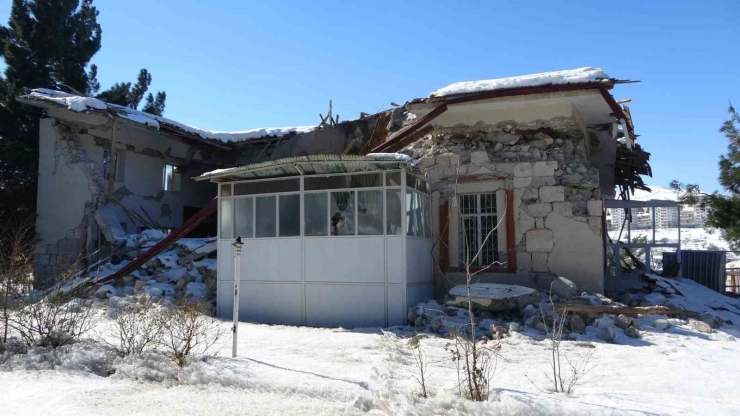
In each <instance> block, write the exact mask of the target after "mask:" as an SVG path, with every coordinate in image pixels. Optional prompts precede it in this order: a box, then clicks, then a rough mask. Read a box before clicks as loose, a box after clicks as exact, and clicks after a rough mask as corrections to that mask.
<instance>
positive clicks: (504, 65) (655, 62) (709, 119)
mask: <svg viewBox="0 0 740 416" xmlns="http://www.w3.org/2000/svg"><path fill="white" fill-rule="evenodd" d="M10 3H11V1H10V0H1V1H0V13H2V14H0V19H2V21H3V22H5V21H7V16H8V13H9V10H10ZM95 3H96V5H97V7H98V9H99V10H100V16H99V22H100V23H101V25H102V27H103V46H102V49H101V51H100V52H99V53H98V54H97V55H96V56H95V58H94V60H93V62H95V63H96V64H97V65H98V68H99V80H100V82H101V84H102V85H103V87H104V88H105V87H107V86H109V85H111V84H112V83H114V82H117V81H134V80H135V77H136V74H137V73H138V70H139V69H140V68H143V67H145V68H147V69H148V70H149V71H150V72H151V73H152V75H153V82H152V89H153V90H155V91H156V90H165V91H167V109H166V111H165V116H167V117H169V118H172V119H175V120H178V121H181V122H184V123H187V124H191V125H194V126H198V127H202V128H207V129H212V130H243V129H248V128H256V127H274V126H292V125H312V124H318V122H319V116H318V114H319V113H320V112H321V113H325V112H326V108H327V102H328V100H329V98H331V99H333V101H334V112H335V114H337V113H338V114H339V115H340V118H341V119H348V118H356V117H358V116H359V113H360V111H365V112H368V113H372V112H375V111H376V110H378V109H379V108H381V106H382V107H383V108H388V107H389V103H390V102H391V101H395V102H398V103H403V102H405V101H406V100H410V99H412V98H415V97H422V96H425V95H426V94H428V93H429V92H430V91H433V90H435V89H437V88H439V87H442V86H444V85H447V84H449V83H452V82H455V81H461V80H473V79H485V78H498V77H504V76H512V75H521V74H529V73H535V72H543V71H551V70H558V69H568V68H576V67H581V66H598V67H602V68H604V70H606V72H607V73H608V74H609V75H610V76H612V77H617V78H622V79H636V80H641V81H642V83H639V84H630V85H621V86H618V87H617V88H616V89H615V90H613V93H614V95H615V97H616V98H617V99H623V98H632V99H633V102H632V103H630V104H629V105H630V108H631V110H632V114H633V117H634V121H635V125H636V131H637V133H638V134H640V135H641V137H640V139H639V141H640V143H641V144H642V145H643V146H644V147H645V148H646V150H648V151H650V152H651V153H652V158H651V161H652V167H653V171H654V178H652V179H650V178H648V181H647V182H648V183H650V184H656V185H667V184H668V182H670V181H671V180H672V179H678V180H681V181H683V182H687V183H698V184H700V185H701V186H702V187H703V188H705V189H707V190H714V189H717V188H718V187H719V185H718V182H717V176H718V169H717V161H718V158H719V155H720V154H722V153H724V152H725V150H726V146H727V142H726V139H725V138H724V137H723V136H722V135H721V134H720V133H718V131H717V130H718V128H719V127H720V125H721V123H722V122H723V121H724V120H725V119H726V118H727V112H726V110H727V106H728V102H729V101H730V100H732V101H733V102H734V103H735V104H736V105H738V106H740V78H739V77H738V68H740V55H738V54H737V46H738V44H739V41H740V29H739V28H740V25H739V24H738V23H740V2H737V1H736V0H728V1H706V2H697V1H681V0H674V1H644V0H643V1H627V0H624V1H621V2H618V3H603V2H594V1H568V2H554V1H543V2H534V1H527V2H502V1H492V0H488V1H465V2H444V1H439V2H430V1H423V2H422V1H419V2H416V1H401V2H399V1H388V2H385V1H375V2H369V3H368V2H365V3H363V4H355V5H350V4H349V3H350V2H347V1H345V2H339V1H336V2H335V1H312V2H296V1H281V2H264V1H262V2H254V1H225V0H221V1H218V2H204V1H191V0H180V1H174V0H156V1H152V0H148V1H141V0H127V1H112V0H104V1H101V0H98V1H96V2H95ZM560 3H567V4H560Z"/></svg>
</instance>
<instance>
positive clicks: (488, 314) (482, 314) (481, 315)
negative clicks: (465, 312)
mask: <svg viewBox="0 0 740 416" xmlns="http://www.w3.org/2000/svg"><path fill="white" fill-rule="evenodd" d="M476 315H478V317H479V318H480V319H494V318H495V316H493V312H491V311H480V312H479V313H477V314H476Z"/></svg>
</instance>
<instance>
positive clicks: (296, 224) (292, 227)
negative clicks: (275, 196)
mask: <svg viewBox="0 0 740 416" xmlns="http://www.w3.org/2000/svg"><path fill="white" fill-rule="evenodd" d="M279 230H280V237H295V236H299V235H301V195H300V194H294V195H280V227H279Z"/></svg>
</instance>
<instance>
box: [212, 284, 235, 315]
mask: <svg viewBox="0 0 740 416" xmlns="http://www.w3.org/2000/svg"><path fill="white" fill-rule="evenodd" d="M216 296H217V298H216V307H217V309H218V311H217V314H218V316H220V317H221V318H224V319H229V320H231V319H232V318H233V313H234V312H233V311H234V309H233V302H234V283H233V282H218V289H217V293H216Z"/></svg>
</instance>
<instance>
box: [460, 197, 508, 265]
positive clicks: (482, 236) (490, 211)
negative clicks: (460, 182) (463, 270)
mask: <svg viewBox="0 0 740 416" xmlns="http://www.w3.org/2000/svg"><path fill="white" fill-rule="evenodd" d="M460 215H461V217H462V222H461V227H460V234H459V238H460V260H461V261H462V262H463V263H466V262H471V263H472V264H471V265H472V266H476V267H489V266H491V265H492V264H493V263H494V262H495V261H497V260H498V256H499V253H498V232H497V231H496V230H495V228H496V226H497V225H498V218H497V217H496V194H495V193H491V194H478V195H460ZM481 247H482V248H481ZM479 250H480V255H478V257H477V258H475V260H474V261H473V258H474V257H475V256H476V254H478V252H479Z"/></svg>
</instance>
